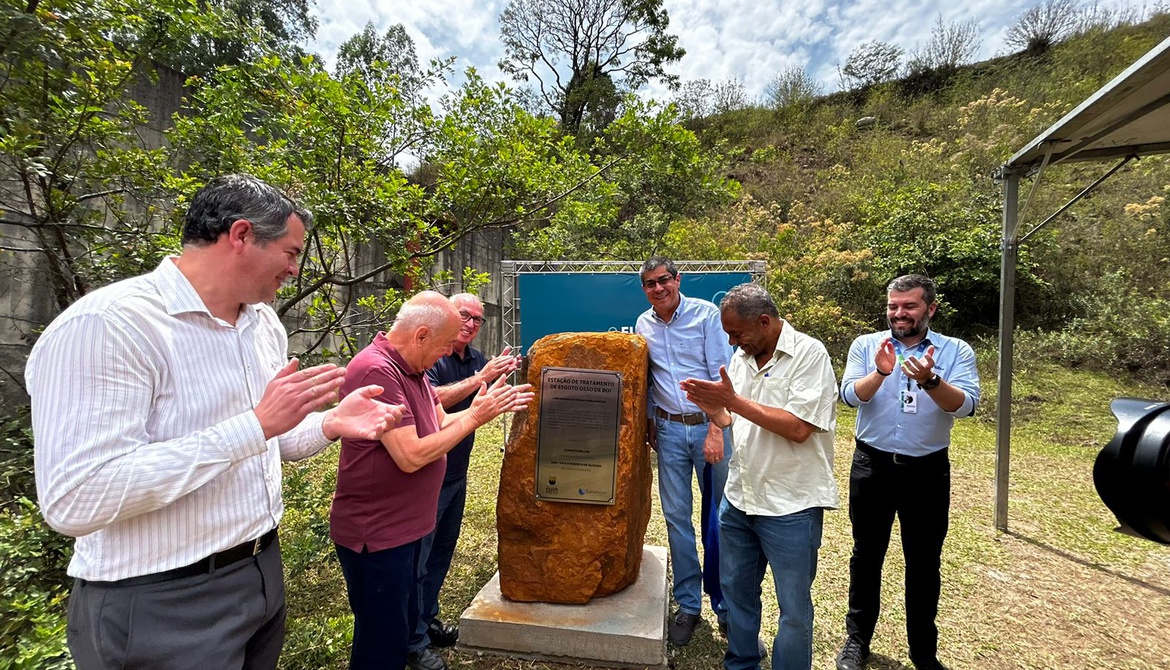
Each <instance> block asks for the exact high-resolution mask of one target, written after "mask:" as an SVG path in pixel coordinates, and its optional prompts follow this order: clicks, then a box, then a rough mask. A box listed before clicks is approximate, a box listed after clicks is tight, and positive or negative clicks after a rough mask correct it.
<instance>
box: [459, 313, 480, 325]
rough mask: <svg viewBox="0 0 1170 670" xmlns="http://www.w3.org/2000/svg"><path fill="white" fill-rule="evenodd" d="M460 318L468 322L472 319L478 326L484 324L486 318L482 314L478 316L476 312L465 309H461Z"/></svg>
mask: <svg viewBox="0 0 1170 670" xmlns="http://www.w3.org/2000/svg"><path fill="white" fill-rule="evenodd" d="M459 319H460V320H462V321H463V323H467V322H468V321H470V322H472V323H474V324H475V325H477V326H482V325H483V322H484V321H485V319H484V318H483V317H482V316H476V315H474V314H470V313H468V312H464V311H463V310H459Z"/></svg>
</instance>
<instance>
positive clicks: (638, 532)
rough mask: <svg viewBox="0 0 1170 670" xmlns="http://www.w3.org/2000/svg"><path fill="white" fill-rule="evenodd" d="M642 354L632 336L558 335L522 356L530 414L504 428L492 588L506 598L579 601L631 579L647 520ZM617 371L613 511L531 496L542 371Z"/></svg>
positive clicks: (643, 348)
mask: <svg viewBox="0 0 1170 670" xmlns="http://www.w3.org/2000/svg"><path fill="white" fill-rule="evenodd" d="M648 351H649V350H648V348H647V346H646V341H645V340H644V339H642V337H641V336H640V335H629V334H625V333H560V334H557V335H549V336H546V337H543V338H541V339H540V340H537V342H536V343H535V344H533V345H532V348H531V349H530V351H529V360H528V382H529V383H530V384H532V387H533V389H534V390H535V391H536V398H535V399H534V401H533V403H532V405H531V407H530V409H529V410H528V411H527V412H525V413H522V414H518V415H517V416H516V417H515V419H514V420H513V423H512V430H511V432H510V437H509V440H508V445H507V448H506V453H505V456H504V465H503V468H502V471H501V474H500V492H499V497H498V499H497V501H496V528H497V532H498V534H499V568H500V590H501V592H502V593H503V595H504V596H505V597H507V598H510V599H512V600H517V601H522V602H548V603H564V604H583V603H586V602H589V600H590V599H591V598H595V597H600V596H607V595H610V594H612V593H617V592H618V591H621V590H622V589H624V588H625V587H627V586H629V585H630V584H632V583H633V582H634V580H635V579H636V578H637V576H638V570H639V567H640V564H641V560H642V543H643V540H644V538H645V536H646V525H647V523H648V522H649V520H650V486H651V483H652V474H651V469H650V454H649V450H648V448H647V447H646V384H647V374H648V372H647V365H648ZM545 367H559V368H579V369H586V370H610V371H615V372H619V373H621V376H622V394H621V395H622V397H621V424H620V428H619V438H618V453H617V465H616V468H617V473H616V485H615V490H614V499H615V503H614V504H613V505H590V504H579V503H571V502H559V501H548V500H538V499H537V498H536V447H537V436H538V435H539V419H540V411H539V407H540V394H541V388H540V384H541V370H542V369H544V368H545Z"/></svg>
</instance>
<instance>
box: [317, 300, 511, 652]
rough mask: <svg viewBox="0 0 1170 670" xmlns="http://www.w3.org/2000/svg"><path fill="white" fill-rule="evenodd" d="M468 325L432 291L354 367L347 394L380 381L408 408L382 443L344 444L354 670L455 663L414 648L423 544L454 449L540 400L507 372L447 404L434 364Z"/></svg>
mask: <svg viewBox="0 0 1170 670" xmlns="http://www.w3.org/2000/svg"><path fill="white" fill-rule="evenodd" d="M460 324H461V319H460V317H459V311H458V310H457V309H456V308H455V306H454V305H453V304H452V303H451V302H450V301H449V300H448V299H447V298H446V297H444V296H443V295H441V294H439V293H435V292H434V291H424V292H422V293H419V294H418V295H415V296H414V297H413V298H411V299H410V300H408V301H407V302H406V304H404V305H403V306H402V309H401V310H399V312H398V317H397V318H396V319H395V320H394V324H393V325H392V326H391V327H390V331H389V332H388V333H379V334H378V335H377V336H376V337H375V338H374V341H373V343H372V344H370V346H368V347H366V348H365V349H363V350H362V351H361V352H360V353H358V355H357V356H355V357H354V359H353V360H352V361H351V362H350V364H349V365H348V366H346V375H345V383H344V384H343V385H342V387H341V392H342V393H343V394H345V393H348V392H349V391H350V390H352V389H357V388H361V387H363V386H367V385H369V384H374V383H377V384H378V385H380V386H382V387H383V388H384V389H385V390H384V391H383V394H382V396H380V399H381V400H383V401H386V402H391V403H394V404H403V405H405V406H406V410H405V411H404V412H403V414H402V419H401V421H399V423H398V426H397V427H396V428H395V429H393V430H391V431H388V432H386V433H385V434H384V435H383V436H382V438H381V440H350V439H343V440H342V441H341V459H340V462H339V463H338V471H337V491H336V492H335V494H334V496H333V507H332V509H331V511H330V515H329V522H330V535H331V537H332V539H333V542H334V545H335V548H336V550H337V558H338V561H339V562H340V563H341V571H342V573H343V574H344V575H345V585H346V590H347V591H348V593H349V605H350V609H351V610H353V614H354V632H353V647H352V648H351V650H350V661H349V667H350V669H351V670H365V669H367V668H402V667H403V666H408V667H410V668H411V669H412V670H419V669H421V670H445V669H446V667H447V664H446V662H445V661H444V660H443V657H442V656H440V655H439V654H438V653H437V652H435V651H434V649H431V648H429V647H428V648H426V649H423V650H421V651H419V652H416V653H408V649H407V647H408V643H409V639H410V633H411V631H412V630H413V629H414V625H415V623H416V622H417V621H418V616H419V597H420V588H419V586H420V585H419V583H418V580H417V572H418V565H417V564H418V556H419V545H420V543H421V540H422V538H423V537H424V536H425V535H427V534H428V533H430V532H431V530H432V529H434V526H435V515H436V509H437V506H438V498H439V489H440V487H441V486H442V483H443V474H444V472H445V471H446V454H447V451H448V450H450V449H451V448H452V447H454V446H455V445H456V444H458V443H459V441H460V440H462V439H463V437H464V436H466V435H468V434H469V433H471V432H472V431H474V430H475V429H476V428H479V427H480V426H482V425H483V424H485V423H487V422H488V421H490V420H491V419H493V418H495V417H497V416H499V415H500V414H502V413H504V412H510V411H516V410H519V409H523V408H525V407H527V406H528V403H529V402H530V401H531V400H532V395H533V394H532V387H531V386H530V385H528V384H525V385H522V386H509V385H508V384H506V383H504V382H505V378H504V377H501V378H500V379H499V380H497V381H496V383H494V384H492V385H491V386H487V385H486V384H484V385H483V386H482V387H481V389H480V392H479V394H478V395H477V396H476V398H475V400H474V401H473V402H472V404H471V407H469V408H467V409H465V410H463V411H461V412H456V413H453V414H447V413H446V412H445V411H444V410H443V406H442V404H441V403H440V402H439V398H438V396H437V395H436V393H435V391H434V389H433V388H432V387H431V385H430V382H429V381H428V380H427V376H426V371H427V369H428V368H430V367H431V366H432V365H434V364H435V362H436V361H438V360H439V359H440V358H442V357H443V356H446V355H447V354H449V353H451V348H452V346H453V345H454V344H455V342H456V339H457V338H458V336H459V328H460ZM374 380H377V381H376V382H375V381H374Z"/></svg>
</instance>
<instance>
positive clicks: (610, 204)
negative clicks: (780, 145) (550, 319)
mask: <svg viewBox="0 0 1170 670" xmlns="http://www.w3.org/2000/svg"><path fill="white" fill-rule="evenodd" d="M591 154H592V160H593V164H594V167H593V169H594V170H596V171H597V178H596V179H594V180H592V181H590V182H588V183H585V184H582V185H581V186H580V190H579V191H578V192H576V193H574V197H573V198H571V199H566V201H565V202H563V203H561V204H560V206H558V207H557V209H556V210H555V212H551V214H552V216H551V217H550V218H549V220H548V221H547V222H546V223H543V222H542V225H539V226H522V227H520V228H519V229H518V230H517V233H516V235H515V242H514V244H515V245H516V249H515V252H516V253H517V254H518V257H523V258H559V259H573V260H586V259H593V258H643V257H646V256H648V255H650V254H652V253H653V252H654V251H655V250H657V249H658V248H660V245H661V244H662V240H663V236H664V235H665V233H666V231H667V228H668V227H669V226H670V225H671V224H672V223H673V222H675V221H677V220H679V219H682V218H687V217H695V216H700V215H702V214H704V213H706V212H708V211H710V210H712V209H714V208H718V207H720V206H722V205H726V204H727V203H729V202H730V201H731V200H733V199H734V198H735V197H736V196H737V195H738V194H739V184H738V183H737V182H735V181H734V180H732V179H730V178H728V177H727V176H726V175H727V163H726V160H725V158H724V157H723V156H722V155H720V154H719V153H717V152H711V151H706V150H704V149H703V148H702V146H701V144H700V142H699V139H698V138H697V137H696V136H695V134H694V133H693V132H691V131H690V130H687V129H685V128H683V127H682V126H680V125H679V118H678V111H677V107H676V106H675V105H669V106H666V107H659V106H655V105H653V104H651V103H646V102H642V101H638V100H636V99H633V97H632V96H631V98H630V99H628V100H627V103H626V105H625V109H624V111H623V113H622V115H621V116H620V117H618V118H617V119H615V120H614V122H613V123H612V124H611V125H610V126H609V127H608V128H606V129H605V131H604V133H603V134H602V135H601V136H600V137H599V138H597V142H596V145H595V146H594V148H593V150H592V152H591Z"/></svg>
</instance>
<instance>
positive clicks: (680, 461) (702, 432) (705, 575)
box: [654, 417, 731, 621]
mask: <svg viewBox="0 0 1170 670" xmlns="http://www.w3.org/2000/svg"><path fill="white" fill-rule="evenodd" d="M654 425H655V427H656V428H657V430H658V497H659V498H660V499H661V502H662V515H663V516H664V517H666V539H667V542H668V543H669V544H670V563H671V566H672V569H673V571H674V600H675V602H677V603H678V606H679V609H681V610H682V611H683V612H686V613H688V614H698V613H699V612H700V611H702V608H703V591H706V593H707V595H708V596H709V597H710V598H711V609H713V610H715V616H716V617H718V619H719V620H720V621H723V620H725V619H726V617H727V608H726V607H725V606H724V604H723V592H722V590H721V588H720V580H719V519H718V510H719V503H720V502H721V501H722V500H723V486H724V484H726V483H727V461H728V459H730V458H731V432H730V431H729V430H725V431H723V460H721V461H719V462H718V463H716V464H714V465H711V464H710V463H708V462H707V461H706V460H705V459H704V457H703V442H704V441H705V440H706V439H707V424H706V423H701V424H698V425H694V426H688V425H686V424H683V423H679V422H677V421H668V420H666V419H663V418H662V417H655V418H654ZM692 473H694V475H695V476H696V477H698V478H699V491H700V493H701V495H702V499H701V501H700V504H701V505H702V511H701V513H700V517H701V523H702V529H701V536H702V540H703V555H704V557H705V559H706V560H704V561H703V563H704V565H703V567H701V568H700V567H699V554H698V547H697V546H696V543H695V526H694V524H693V523H692V522H691V519H692V515H693V511H694V508H693V496H692V494H691V481H692V480H691V474H692Z"/></svg>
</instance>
